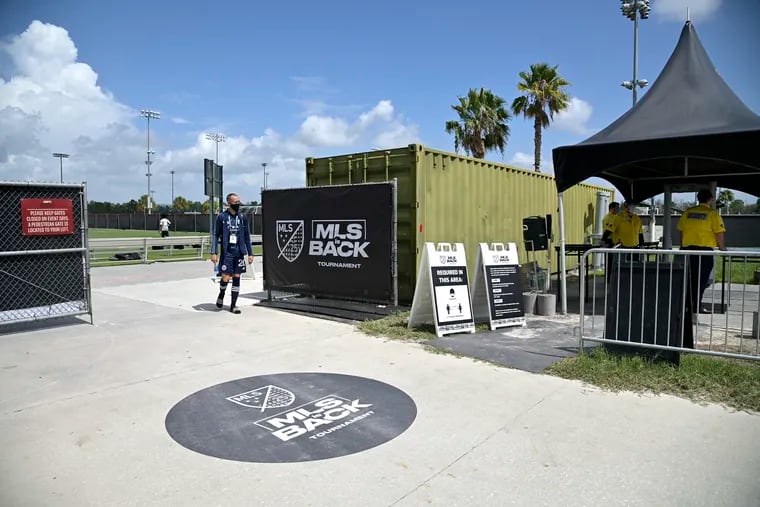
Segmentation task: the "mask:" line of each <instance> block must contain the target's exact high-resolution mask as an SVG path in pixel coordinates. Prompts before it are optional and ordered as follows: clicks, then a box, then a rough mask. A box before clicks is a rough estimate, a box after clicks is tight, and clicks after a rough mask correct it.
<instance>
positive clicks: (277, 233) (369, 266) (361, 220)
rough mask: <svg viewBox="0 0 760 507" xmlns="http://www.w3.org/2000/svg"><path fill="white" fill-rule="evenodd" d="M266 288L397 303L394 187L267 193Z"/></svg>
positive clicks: (374, 185) (264, 206) (264, 236)
mask: <svg viewBox="0 0 760 507" xmlns="http://www.w3.org/2000/svg"><path fill="white" fill-rule="evenodd" d="M261 199H262V222H263V231H262V243H263V249H264V288H265V289H267V290H282V291H287V292H294V293H299V294H310V295H320V296H328V297H336V298H344V299H356V300H362V301H377V302H391V301H393V276H392V253H393V251H392V238H393V184H392V183H371V184H361V185H340V186H329V187H308V188H295V189H285V190H265V191H263V192H262V197H261Z"/></svg>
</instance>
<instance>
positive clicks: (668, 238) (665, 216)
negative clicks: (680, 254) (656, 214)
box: [662, 185, 673, 250]
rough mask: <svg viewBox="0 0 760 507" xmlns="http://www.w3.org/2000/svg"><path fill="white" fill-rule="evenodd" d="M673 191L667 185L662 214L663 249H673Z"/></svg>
mask: <svg viewBox="0 0 760 507" xmlns="http://www.w3.org/2000/svg"><path fill="white" fill-rule="evenodd" d="M672 215H673V191H672V190H671V188H670V185H665V210H664V211H663V212H662V248H663V250H669V249H671V248H673V232H672V229H673V219H672V218H671V217H672Z"/></svg>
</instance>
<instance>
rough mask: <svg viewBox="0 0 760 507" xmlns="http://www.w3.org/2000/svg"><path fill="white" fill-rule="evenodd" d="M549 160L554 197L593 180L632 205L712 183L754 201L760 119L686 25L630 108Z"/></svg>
mask: <svg viewBox="0 0 760 507" xmlns="http://www.w3.org/2000/svg"><path fill="white" fill-rule="evenodd" d="M552 155H553V159H554V173H555V178H556V182H557V190H558V191H559V192H563V191H565V190H567V189H568V188H570V187H572V186H573V185H575V184H576V183H580V182H581V181H583V180H585V179H587V178H590V177H594V176H595V177H599V178H602V179H605V180H607V181H609V182H610V183H612V184H613V185H615V186H616V187H617V188H619V189H620V191H621V192H622V193H623V197H625V198H626V199H629V200H633V201H642V200H644V199H646V198H648V197H652V196H655V195H657V194H660V193H663V192H664V191H665V186H666V185H675V186H676V187H677V186H678V185H683V184H686V183H705V184H707V183H709V182H711V181H716V182H717V184H718V186H720V187H727V188H732V189H734V190H739V191H742V192H747V193H750V194H754V195H757V194H758V193H760V116H758V115H756V114H755V113H753V112H752V111H751V110H750V109H749V108H748V107H747V106H746V105H745V104H744V103H743V102H742V101H741V99H739V97H737V96H736V94H734V92H733V91H732V90H731V88H729V86H728V85H727V84H726V82H725V81H723V79H722V78H721V77H720V75H718V73H717V71H716V70H715V67H714V66H713V64H712V61H711V60H710V57H709V56H708V55H707V52H706V51H705V49H704V47H702V44H701V43H700V41H699V38H698V37H697V33H696V31H695V30H694V27H693V25H692V23H691V22H690V21H687V22H686V25H685V26H684V27H683V30H682V31H681V37H680V38H679V40H678V44H677V45H676V48H675V50H674V51H673V53H672V54H671V56H670V59H669V60H668V62H667V63H666V65H665V68H664V69H663V70H662V72H661V73H660V75H659V76H658V77H657V80H656V81H655V82H654V84H653V85H652V87H651V89H650V90H649V92H648V93H647V94H645V95H644V97H643V98H642V99H641V100H640V101H639V102H638V103H637V104H636V105H635V106H634V107H632V108H631V109H629V110H628V111H627V112H626V113H625V114H623V115H622V116H621V117H620V118H618V119H617V120H615V121H614V122H613V123H612V124H610V125H609V126H607V127H606V128H605V129H603V130H601V131H600V132H598V133H596V134H595V135H593V136H591V137H590V138H588V139H586V140H585V141H582V142H580V143H578V144H575V145H571V146H562V147H558V148H555V149H554V150H553V151H552ZM674 190H676V191H677V188H676V189H674Z"/></svg>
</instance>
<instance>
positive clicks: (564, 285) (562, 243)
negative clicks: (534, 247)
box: [557, 192, 583, 315]
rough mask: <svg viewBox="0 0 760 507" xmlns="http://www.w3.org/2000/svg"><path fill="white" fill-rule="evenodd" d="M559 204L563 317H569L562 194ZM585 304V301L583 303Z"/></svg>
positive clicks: (558, 196) (560, 194)
mask: <svg viewBox="0 0 760 507" xmlns="http://www.w3.org/2000/svg"><path fill="white" fill-rule="evenodd" d="M557 201H558V204H559V259H558V260H559V268H558V269H559V286H560V292H561V293H562V307H561V308H562V315H567V280H566V275H565V206H564V204H563V202H562V192H559V193H558V194H557ZM581 304H583V301H581Z"/></svg>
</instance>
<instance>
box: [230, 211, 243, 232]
mask: <svg viewBox="0 0 760 507" xmlns="http://www.w3.org/2000/svg"><path fill="white" fill-rule="evenodd" d="M227 229H228V230H229V231H230V232H237V231H238V229H240V217H239V216H238V215H235V225H232V216H230V215H229V214H228V215H227Z"/></svg>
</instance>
